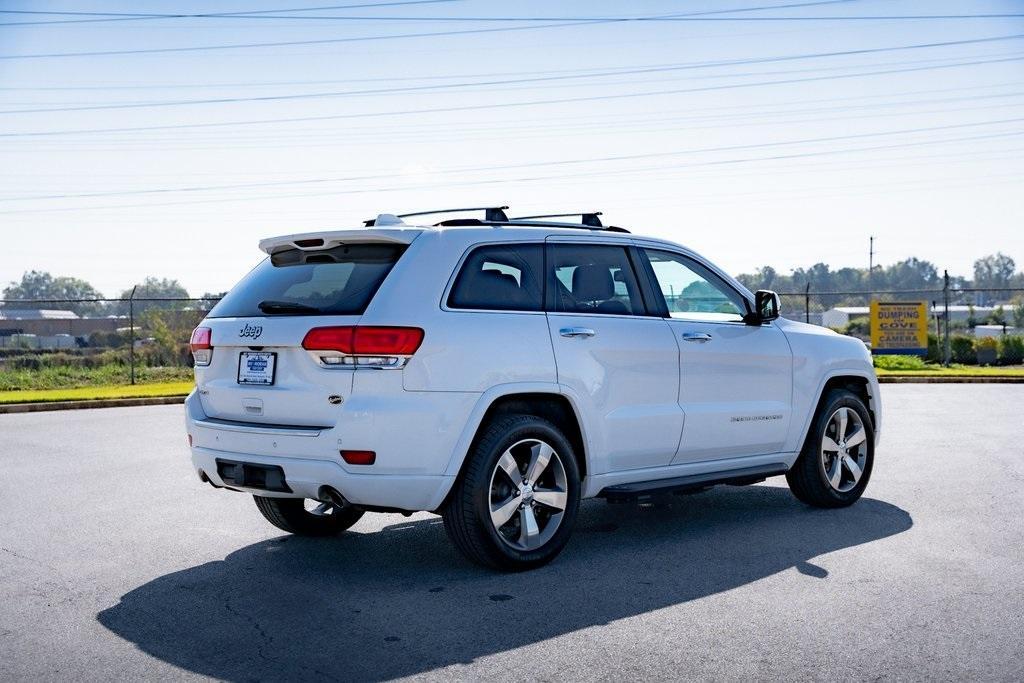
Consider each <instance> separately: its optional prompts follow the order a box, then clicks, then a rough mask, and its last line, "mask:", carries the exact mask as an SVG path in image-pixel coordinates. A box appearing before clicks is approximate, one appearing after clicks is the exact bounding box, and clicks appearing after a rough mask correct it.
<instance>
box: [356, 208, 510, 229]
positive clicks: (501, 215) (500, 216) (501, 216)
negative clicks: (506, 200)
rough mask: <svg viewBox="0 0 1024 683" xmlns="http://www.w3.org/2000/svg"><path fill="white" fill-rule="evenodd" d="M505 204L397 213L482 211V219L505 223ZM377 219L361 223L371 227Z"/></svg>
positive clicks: (405, 214)
mask: <svg viewBox="0 0 1024 683" xmlns="http://www.w3.org/2000/svg"><path fill="white" fill-rule="evenodd" d="M507 208H508V207H507V206H476V207H471V208H466V209H438V210H437V211H416V212H414V213H400V214H397V216H398V218H411V217H412V216H432V215H434V214H438V213H464V212H466V211H483V212H484V220H485V221H490V222H492V223H507V222H508V216H507V215H505V209H507ZM376 223H377V219H376V218H371V219H369V220H365V221H363V225H365V226H366V227H368V228H369V227H371V226H373V225H376Z"/></svg>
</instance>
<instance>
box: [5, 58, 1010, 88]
mask: <svg viewBox="0 0 1024 683" xmlns="http://www.w3.org/2000/svg"><path fill="white" fill-rule="evenodd" d="M826 54H831V53H826ZM1016 54H1019V53H1017V52H1009V53H1007V52H1003V53H986V54H980V55H977V54H975V55H962V56H960V57H930V58H928V59H923V60H919V61H917V62H900V63H901V64H913V63H924V62H934V61H941V60H947V61H950V60H955V59H973V58H976V57H1006V56H1011V55H1016ZM809 56H815V55H814V54H812V55H809ZM757 59H766V58H757ZM746 61H749V60H731V61H716V62H689V63H680V62H657V63H653V64H620V65H618V66H600V67H598V66H594V67H588V68H583V69H547V70H529V71H489V72H476V73H459V74H445V75H439V74H436V73H431V74H420V75H416V76H378V77H372V78H345V79H328V80H315V81H297V80H289V81H235V82H215V83H210V82H204V83H132V84H128V85H125V84H120V85H110V84H107V85H69V86H38V85H33V86H4V85H0V93H2V92H4V91H9V92H13V91H17V92H26V91H32V92H49V91H94V90H164V89H168V90H170V89H198V88H218V89H223V88H267V87H274V86H290V87H299V86H306V85H338V84H347V83H394V82H407V81H444V80H456V79H470V78H497V77H499V76H509V77H512V76H524V77H533V76H549V75H578V77H580V78H585V77H586V76H588V75H592V74H600V75H604V72H607V74H608V75H616V74H629V73H633V72H634V71H633V70H636V69H660V68H662V67H685V66H698V65H699V66H708V67H714V66H722V65H724V66H732V65H735V64H743V63H745V62H746ZM869 66H879V65H878V64H873V65H869ZM883 66H884V65H883ZM834 68H859V67H852V66H850V67H834ZM729 75H736V74H729ZM741 75H742V74H741Z"/></svg>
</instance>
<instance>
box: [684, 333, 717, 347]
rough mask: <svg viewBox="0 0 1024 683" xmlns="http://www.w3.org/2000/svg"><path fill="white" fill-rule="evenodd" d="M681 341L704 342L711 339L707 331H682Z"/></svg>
mask: <svg viewBox="0 0 1024 683" xmlns="http://www.w3.org/2000/svg"><path fill="white" fill-rule="evenodd" d="M683 341H688V342H697V343H698V344H705V343H707V342H709V341H711V335H710V334H708V333H707V332H683Z"/></svg>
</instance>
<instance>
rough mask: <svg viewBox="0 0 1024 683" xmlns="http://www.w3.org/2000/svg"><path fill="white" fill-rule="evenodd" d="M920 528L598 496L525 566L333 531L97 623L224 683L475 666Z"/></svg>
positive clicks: (430, 532) (430, 536) (721, 497)
mask: <svg viewBox="0 0 1024 683" xmlns="http://www.w3.org/2000/svg"><path fill="white" fill-rule="evenodd" d="M396 519H400V518H396ZM912 524H913V522H912V520H911V517H910V515H909V514H908V513H907V512H906V511H904V510H902V509H900V508H898V507H896V506H894V505H890V504H889V503H884V502H882V501H878V500H872V499H862V500H861V501H859V502H858V503H857V504H856V505H854V506H852V507H850V508H846V509H842V510H815V509H811V508H808V507H806V506H804V505H802V504H800V503H798V502H796V501H795V500H794V499H793V498H792V497H791V495H790V493H789V491H788V490H786V489H784V488H778V487H774V486H754V487H748V488H744V489H730V488H719V489H715V490H713V491H710V492H707V493H704V494H700V495H694V496H681V497H669V498H668V499H666V502H659V503H656V504H654V505H643V506H637V505H616V506H611V505H606V504H604V503H603V502H600V501H588V502H586V503H584V505H583V507H582V508H581V510H580V516H579V518H578V522H577V528H576V533H575V534H574V536H573V539H572V540H571V541H570V543H569V546H568V547H567V548H566V550H565V551H564V552H563V553H562V554H561V555H560V556H559V557H558V558H557V559H556V560H555V561H554V562H553V563H552V564H550V565H548V566H547V567H544V568H541V569H539V570H535V571H532V572H526V573H522V574H499V573H495V572H490V571H487V570H483V569H479V568H477V567H474V566H472V565H470V564H468V563H467V562H466V561H465V560H463V559H462V557H461V556H459V555H458V554H457V553H456V552H455V551H454V549H453V548H452V546H451V545H450V544H449V543H447V538H446V537H445V534H444V529H443V527H442V525H441V523H440V519H439V518H430V519H425V520H424V519H419V520H415V521H410V522H407V523H399V524H395V525H392V526H389V527H386V528H384V529H383V530H381V531H378V532H372V533H359V532H358V531H359V528H360V526H361V525H357V526H356V527H355V529H354V530H353V531H352V532H349V533H347V534H344V535H342V536H340V537H338V538H336V539H305V538H298V537H288V536H285V537H281V538H276V539H273V540H270V541H264V542H261V543H256V544H254V545H250V546H248V547H245V548H241V549H239V550H237V551H235V552H233V553H231V554H230V555H228V556H227V557H226V558H225V559H224V560H223V561H216V562H209V563H206V564H203V565H200V566H197V567H192V568H190V569H185V570H182V571H178V572H174V573H172V574H168V575H166V576H162V577H160V578H157V579H155V580H153V581H150V582H149V583H146V584H145V585H142V586H139V587H138V588H136V589H134V590H132V591H130V592H129V593H127V594H125V595H124V596H122V597H121V600H120V602H119V603H118V604H117V605H115V606H113V607H110V608H109V609H106V610H103V611H102V612H100V613H99V615H98V616H97V619H98V620H99V621H100V623H101V624H103V626H105V627H106V628H107V629H109V630H110V631H112V632H113V633H115V634H117V635H118V636H120V637H122V638H124V639H125V640H127V641H130V642H132V643H134V644H135V645H136V646H138V647H139V648H140V649H141V650H142V651H144V652H146V653H148V654H150V655H152V656H154V657H157V658H159V659H161V660H163V661H165V662H168V663H170V664H173V665H175V666H177V667H181V668H182V669H186V670H188V671H192V672H195V673H199V674H203V675H207V676H213V677H216V678H220V679H226V680H232V681H242V680H255V679H298V678H300V677H305V678H308V677H311V676H315V677H318V678H331V679H360V680H376V679H385V678H393V677H397V676H407V675H413V674H419V673H423V672H428V671H432V670H434V669H436V668H439V667H443V666H447V665H452V664H459V663H470V662H472V661H473V660H474V659H476V658H479V657H483V656H487V655H491V654H495V653H500V652H505V651H508V650H511V649H514V648H518V647H521V646H524V645H529V644H531V643H536V642H540V641H543V640H546V639H549V638H552V637H555V636H559V635H561V634H565V633H570V632H573V631H577V630H579V629H584V628H587V627H590V626H596V625H601V624H606V623H609V622H611V621H613V620H616V619H622V618H627V617H631V616H635V615H638V614H643V613H645V612H649V611H652V610H657V609H661V608H664V607H669V606H672V605H677V604H680V603H685V602H687V601H691V600H698V599H700V598H702V597H705V596H708V595H712V594H715V593H719V592H722V591H728V590H731V589H734V588H738V587H741V586H744V585H746V584H749V583H751V582H754V581H757V580H759V579H762V578H765V577H767V576H770V575H772V574H775V573H778V572H781V571H785V570H788V569H796V570H797V571H799V572H801V574H803V575H805V576H806V577H807V578H802V579H801V580H806V581H822V580H826V581H827V580H828V578H829V574H828V572H827V571H826V570H825V569H823V568H822V567H819V566H816V565H815V564H813V563H812V562H811V560H812V559H813V558H815V557H816V556H819V555H823V554H826V553H830V552H833V551H837V550H842V549H844V548H850V547H853V546H857V545H861V544H864V543H869V542H871V541H876V540H879V539H882V538H886V537H888V536H892V535H894V534H898V533H901V532H903V531H906V530H907V529H909V528H910V527H911V525H912ZM838 566H840V567H841V564H839V565H838ZM833 571H834V572H841V571H842V570H841V569H833Z"/></svg>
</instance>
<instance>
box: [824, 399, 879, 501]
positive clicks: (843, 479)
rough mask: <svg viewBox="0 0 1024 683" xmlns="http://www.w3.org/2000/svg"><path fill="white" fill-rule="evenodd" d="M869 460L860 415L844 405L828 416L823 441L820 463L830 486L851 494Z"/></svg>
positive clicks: (840, 491)
mask: <svg viewBox="0 0 1024 683" xmlns="http://www.w3.org/2000/svg"><path fill="white" fill-rule="evenodd" d="M867 459H868V444H867V431H866V430H865V428H864V421H863V420H862V419H861V417H860V414H859V413H857V411H856V410H853V409H852V408H847V407H845V406H843V407H841V408H839V409H837V410H836V411H835V412H834V413H832V416H831V417H829V419H828V422H827V423H826V426H825V434H824V436H822V439H821V464H822V467H824V469H825V478H826V479H827V480H828V483H829V485H830V486H831V487H832V488H833V489H834V490H836V491H838V492H839V493H846V492H848V491H851V490H852V489H853V488H854V487H856V486H857V484H858V483H859V482H860V480H861V477H863V476H864V467H865V465H866V464H867Z"/></svg>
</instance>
